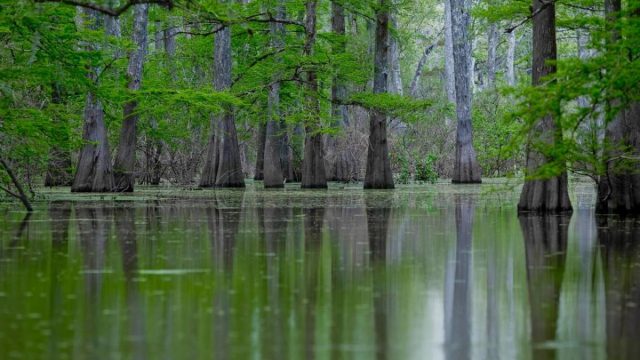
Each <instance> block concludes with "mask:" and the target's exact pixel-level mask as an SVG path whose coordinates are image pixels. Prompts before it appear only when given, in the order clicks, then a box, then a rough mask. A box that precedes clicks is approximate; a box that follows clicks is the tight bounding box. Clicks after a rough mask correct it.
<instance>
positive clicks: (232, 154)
mask: <svg viewBox="0 0 640 360" xmlns="http://www.w3.org/2000/svg"><path fill="white" fill-rule="evenodd" d="M214 41H215V49H214V79H213V83H214V87H215V90H216V91H227V90H229V89H231V83H232V82H231V67H232V64H233V60H232V53H231V28H229V27H228V26H227V27H225V28H224V29H223V30H221V31H219V32H218V33H216V35H215V39H214ZM218 121H219V127H218V130H219V131H220V132H219V136H218V139H217V141H218V148H217V151H218V170H217V172H216V183H215V186H216V187H244V174H243V173H242V162H241V161H240V147H239V145H238V134H237V132H236V124H235V114H234V109H233V108H231V107H228V108H226V109H224V111H223V113H222V114H221V115H220V116H219V117H218Z"/></svg>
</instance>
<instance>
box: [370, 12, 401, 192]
mask: <svg viewBox="0 0 640 360" xmlns="http://www.w3.org/2000/svg"><path fill="white" fill-rule="evenodd" d="M390 5H391V3H390V0H380V1H379V7H378V8H377V9H376V36H375V56H374V59H375V61H374V71H373V92H374V94H385V93H387V92H388V86H389V85H388V78H387V76H388V72H389V6H390ZM368 148H369V150H368V152H367V173H366V175H365V180H364V188H365V189H393V188H394V184H393V174H392V173H391V162H390V160H389V144H388V142H387V116H386V114H384V113H382V112H380V111H378V110H372V111H371V114H370V120H369V147H368Z"/></svg>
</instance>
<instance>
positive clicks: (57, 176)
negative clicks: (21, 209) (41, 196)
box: [44, 84, 73, 186]
mask: <svg viewBox="0 0 640 360" xmlns="http://www.w3.org/2000/svg"><path fill="white" fill-rule="evenodd" d="M51 102H52V103H53V104H55V105H61V104H62V103H63V101H62V94H61V89H60V84H53V91H52V95H51ZM53 121H54V122H55V123H56V124H57V126H56V127H57V128H58V129H59V131H60V139H59V142H58V143H60V144H63V146H57V145H54V146H53V147H52V148H51V151H50V153H49V164H48V165H47V175H46V176H45V178H44V186H70V185H71V184H72V183H73V174H72V173H71V151H69V149H67V148H65V147H66V144H68V143H69V124H68V122H67V121H66V120H65V119H61V118H60V117H58V116H56V117H54V119H53Z"/></svg>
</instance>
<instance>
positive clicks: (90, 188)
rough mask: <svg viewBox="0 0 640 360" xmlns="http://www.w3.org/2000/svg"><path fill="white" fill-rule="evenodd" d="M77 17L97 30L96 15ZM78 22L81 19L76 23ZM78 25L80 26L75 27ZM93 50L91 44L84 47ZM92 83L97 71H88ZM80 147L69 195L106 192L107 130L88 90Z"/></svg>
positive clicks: (109, 174)
mask: <svg viewBox="0 0 640 360" xmlns="http://www.w3.org/2000/svg"><path fill="white" fill-rule="evenodd" d="M79 15H80V16H79V17H78V18H80V19H81V18H83V17H84V16H86V18H87V19H88V20H89V21H90V23H89V24H87V26H88V27H89V28H90V29H92V30H96V29H98V28H99V27H100V24H99V20H100V16H99V15H98V13H97V12H95V11H93V10H87V9H83V10H79ZM79 21H81V20H79ZM79 25H82V24H79ZM88 46H89V47H90V48H91V49H94V50H95V49H97V46H96V45H95V44H89V45H88ZM87 76H88V77H89V80H91V81H92V82H93V83H97V81H98V70H97V69H95V68H91V69H89V73H88V74H87ZM82 140H83V141H84V143H85V144H84V146H83V147H82V149H81V150H80V155H79V156H78V166H77V168H76V174H75V177H74V179H73V184H72V185H71V191H72V192H109V191H112V190H113V187H114V182H113V171H112V167H111V153H110V152H109V141H108V138H107V128H106V125H105V122H104V111H103V109H102V103H101V102H100V99H98V97H97V95H96V93H95V92H94V91H92V90H91V91H89V92H88V94H87V99H86V102H85V107H84V126H83V130H82Z"/></svg>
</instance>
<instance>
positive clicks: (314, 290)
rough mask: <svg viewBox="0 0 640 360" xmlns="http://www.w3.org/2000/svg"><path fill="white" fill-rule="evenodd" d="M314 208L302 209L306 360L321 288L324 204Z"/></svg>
mask: <svg viewBox="0 0 640 360" xmlns="http://www.w3.org/2000/svg"><path fill="white" fill-rule="evenodd" d="M316 206H317V207H314V208H305V209H302V212H303V214H304V249H305V253H306V254H308V255H307V256H305V262H304V263H305V274H306V278H305V283H306V286H305V289H304V291H305V298H306V299H308V303H307V305H306V306H305V308H306V309H305V316H306V319H305V327H306V329H305V338H306V341H305V345H304V346H305V352H306V356H305V358H306V359H314V358H316V356H315V351H316V349H315V347H316V346H315V341H316V332H315V330H316V324H317V322H318V321H317V317H318V314H316V306H317V304H318V297H319V296H321V295H320V294H318V292H319V291H320V289H321V287H320V286H319V283H320V276H321V274H320V270H321V269H320V266H321V261H320V258H319V256H318V255H319V254H320V253H321V247H322V230H323V229H322V226H323V224H324V215H325V207H324V206H325V204H319V205H316Z"/></svg>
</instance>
